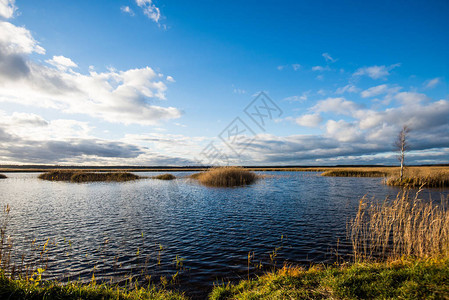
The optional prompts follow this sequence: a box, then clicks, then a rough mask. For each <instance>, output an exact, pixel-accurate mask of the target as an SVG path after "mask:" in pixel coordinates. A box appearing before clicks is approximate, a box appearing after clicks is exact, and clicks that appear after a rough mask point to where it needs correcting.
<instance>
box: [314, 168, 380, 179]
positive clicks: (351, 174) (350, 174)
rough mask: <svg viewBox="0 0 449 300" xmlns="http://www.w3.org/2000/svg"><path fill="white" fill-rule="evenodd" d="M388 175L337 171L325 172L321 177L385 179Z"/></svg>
mask: <svg viewBox="0 0 449 300" xmlns="http://www.w3.org/2000/svg"><path fill="white" fill-rule="evenodd" d="M387 174H388V173H387V172H384V171H373V170H358V169H355V170H354V169H337V170H329V171H325V172H324V173H322V174H321V176H329V177H385V176H386V175H387Z"/></svg>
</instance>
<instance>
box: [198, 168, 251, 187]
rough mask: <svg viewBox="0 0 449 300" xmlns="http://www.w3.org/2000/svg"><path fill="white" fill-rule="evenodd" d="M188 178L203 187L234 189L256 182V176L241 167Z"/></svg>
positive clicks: (211, 170)
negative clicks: (196, 181)
mask: <svg viewBox="0 0 449 300" xmlns="http://www.w3.org/2000/svg"><path fill="white" fill-rule="evenodd" d="M190 178H192V179H196V180H198V182H200V183H201V184H203V185H205V186H210V187H234V186H242V185H248V184H252V183H254V182H256V180H257V175H256V174H255V173H254V172H252V171H249V170H248V169H245V168H241V167H221V168H212V169H209V170H207V171H206V172H201V173H196V174H193V175H191V176H190Z"/></svg>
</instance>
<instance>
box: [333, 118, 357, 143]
mask: <svg viewBox="0 0 449 300" xmlns="http://www.w3.org/2000/svg"><path fill="white" fill-rule="evenodd" d="M325 135H326V136H327V137H330V138H333V139H336V140H337V141H339V142H354V141H356V140H358V139H359V137H360V135H361V132H360V130H359V129H358V128H357V126H356V125H355V124H353V123H348V122H345V121H343V120H340V121H334V120H329V121H327V123H326V134H325Z"/></svg>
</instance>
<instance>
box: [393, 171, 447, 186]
mask: <svg viewBox="0 0 449 300" xmlns="http://www.w3.org/2000/svg"><path fill="white" fill-rule="evenodd" d="M386 184H387V185H391V186H405V187H412V188H413V187H421V186H422V187H430V188H442V187H449V168H442V169H434V168H421V169H416V168H407V169H406V170H405V174H404V177H403V178H402V180H401V178H400V177H399V175H398V174H395V175H393V176H390V177H389V178H388V179H387V180H386Z"/></svg>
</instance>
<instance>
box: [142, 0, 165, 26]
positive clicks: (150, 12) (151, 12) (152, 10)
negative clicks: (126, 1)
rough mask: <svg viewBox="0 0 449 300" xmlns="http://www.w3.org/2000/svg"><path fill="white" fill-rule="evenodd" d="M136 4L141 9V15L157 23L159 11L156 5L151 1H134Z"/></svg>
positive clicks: (159, 15)
mask: <svg viewBox="0 0 449 300" xmlns="http://www.w3.org/2000/svg"><path fill="white" fill-rule="evenodd" d="M136 4H137V5H138V6H139V7H140V8H142V10H143V13H144V14H145V15H146V16H147V17H148V18H149V19H151V20H153V21H154V22H156V23H159V20H160V18H161V11H160V10H159V8H158V7H156V5H154V4H153V1H152V0H136Z"/></svg>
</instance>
